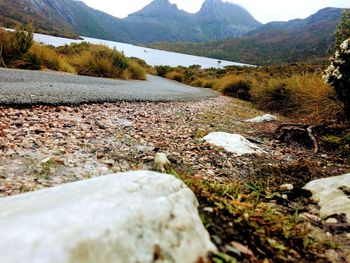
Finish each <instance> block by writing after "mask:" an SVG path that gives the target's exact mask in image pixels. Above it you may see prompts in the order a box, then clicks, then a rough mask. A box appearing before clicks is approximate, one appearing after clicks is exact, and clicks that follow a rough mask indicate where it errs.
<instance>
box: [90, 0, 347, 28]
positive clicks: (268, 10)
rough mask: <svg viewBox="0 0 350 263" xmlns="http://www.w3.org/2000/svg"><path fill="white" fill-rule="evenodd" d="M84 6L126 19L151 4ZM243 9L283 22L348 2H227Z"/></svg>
mask: <svg viewBox="0 0 350 263" xmlns="http://www.w3.org/2000/svg"><path fill="white" fill-rule="evenodd" d="M83 1H84V2H85V3H86V4H87V5H89V6H91V7H94V8H96V9H99V10H102V11H104V12H106V13H109V14H111V15H114V16H117V17H126V16H127V15H128V14H130V13H132V12H135V11H137V10H139V9H141V8H142V7H144V6H145V5H147V4H149V3H150V2H151V1H152V0H127V1H125V0H113V1H111V0H83ZM227 1H229V2H233V3H237V4H239V5H241V6H243V7H245V8H246V9H247V10H248V11H249V12H250V13H251V14H252V15H253V16H254V17H255V18H256V19H257V20H259V21H260V22H263V23H266V22H270V21H277V20H279V21H286V20H290V19H294V18H305V17H307V16H309V15H311V14H313V13H315V12H317V11H318V10H319V9H321V8H324V7H348V8H350V1H349V0H293V1H281V0H265V1H262V0H227ZM170 2H171V3H175V4H177V6H178V7H179V8H180V9H183V10H186V11H188V12H192V13H195V12H197V11H198V10H199V9H200V7H201V5H202V3H203V2H204V0H170Z"/></svg>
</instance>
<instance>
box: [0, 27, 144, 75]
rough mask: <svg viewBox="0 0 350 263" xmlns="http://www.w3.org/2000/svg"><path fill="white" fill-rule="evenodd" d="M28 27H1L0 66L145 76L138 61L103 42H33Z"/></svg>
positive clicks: (81, 73)
mask: <svg viewBox="0 0 350 263" xmlns="http://www.w3.org/2000/svg"><path fill="white" fill-rule="evenodd" d="M32 32H33V31H32V29H31V28H19V29H17V30H16V31H14V32H7V31H5V30H3V29H0V66H2V67H9V68H20V69H33V70H55V71H62V72H69V73H73V74H78V75H85V76H94V77H106V78H120V79H138V80H145V79H146V71H145V68H144V67H143V66H142V63H141V61H140V60H135V59H129V58H127V57H126V56H125V55H124V54H123V53H122V52H119V51H117V50H116V49H111V48H108V47H106V46H103V45H93V44H90V43H86V42H82V43H79V44H75V43H73V44H70V45H65V46H62V47H57V48H55V47H53V46H48V45H44V44H41V43H37V42H34V41H33V33H32Z"/></svg>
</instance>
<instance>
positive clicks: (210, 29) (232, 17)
mask: <svg viewBox="0 0 350 263" xmlns="http://www.w3.org/2000/svg"><path fill="white" fill-rule="evenodd" d="M195 17H196V19H197V20H198V21H199V23H200V27H201V30H202V31H203V32H204V34H205V35H206V36H208V38H210V39H215V40H219V39H226V38H229V37H239V36H242V35H243V34H244V33H247V32H249V31H252V30H254V29H256V28H258V27H259V26H261V23H259V22H258V21H257V20H255V18H254V17H253V16H252V15H251V14H250V13H249V12H248V11H247V10H245V9H244V8H242V7H240V6H239V5H235V4H232V3H228V2H222V1H221V0H207V1H205V2H204V3H203V5H202V8H201V9H200V10H199V12H198V13H197V14H195Z"/></svg>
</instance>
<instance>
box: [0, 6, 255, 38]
mask: <svg viewBox="0 0 350 263" xmlns="http://www.w3.org/2000/svg"><path fill="white" fill-rule="evenodd" d="M28 21H33V22H34V25H35V27H36V28H37V29H38V31H39V32H44V33H51V34H64V35H74V34H75V35H84V36H89V37H95V38H102V39H109V40H115V41H121V42H127V43H153V42H156V41H167V42H179V41H184V42H200V41H210V40H221V39H226V38H229V37H237V36H242V35H244V34H246V33H248V32H249V31H251V30H254V29H256V28H257V27H259V26H260V25H261V24H260V23H259V22H258V21H256V20H255V19H254V18H253V17H252V16H251V15H250V14H249V13H248V12H247V11H246V10H245V9H244V8H242V7H240V6H238V5H235V4H232V3H224V2H222V0H206V1H205V2H204V3H203V6H202V8H201V10H200V11H199V12H198V13H196V14H190V13H187V12H185V11H183V10H180V9H178V7H177V6H176V5H175V4H171V3H170V2H169V1H168V0H154V1H153V2H151V3H150V4H149V5H147V6H145V7H144V8H143V9H141V10H140V11H137V12H135V13H133V14H131V15H129V16H128V17H127V18H124V19H119V18H116V17H113V16H111V15H108V14H106V13H104V12H101V11H98V10H95V9H93V8H90V7H88V6H87V5H86V4H84V3H83V2H81V1H76V0H0V25H3V26H6V27H13V26H14V25H15V24H16V23H27V22H28Z"/></svg>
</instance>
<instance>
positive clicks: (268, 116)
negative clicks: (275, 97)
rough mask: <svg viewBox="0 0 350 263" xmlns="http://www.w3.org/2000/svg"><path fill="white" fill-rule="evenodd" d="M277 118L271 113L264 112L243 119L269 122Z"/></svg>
mask: <svg viewBox="0 0 350 263" xmlns="http://www.w3.org/2000/svg"><path fill="white" fill-rule="evenodd" d="M277 120H278V118H277V117H276V116H274V115H271V114H265V115H262V116H258V117H255V118H252V119H248V120H245V122H254V123H262V122H269V121H277Z"/></svg>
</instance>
